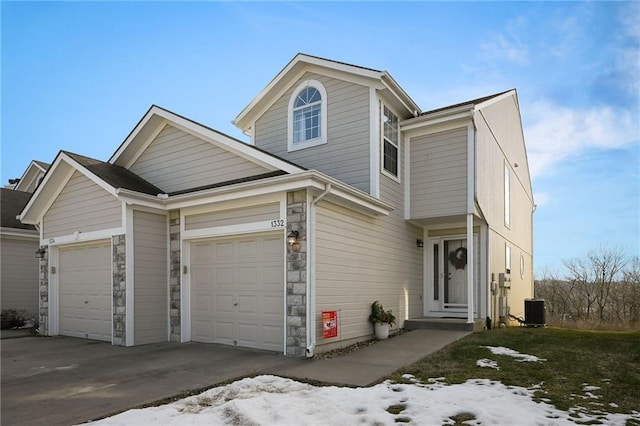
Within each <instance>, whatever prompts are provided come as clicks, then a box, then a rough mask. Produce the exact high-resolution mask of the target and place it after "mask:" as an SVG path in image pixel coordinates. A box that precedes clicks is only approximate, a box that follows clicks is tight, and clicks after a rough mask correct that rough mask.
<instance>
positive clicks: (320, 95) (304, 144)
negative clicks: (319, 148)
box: [288, 80, 327, 151]
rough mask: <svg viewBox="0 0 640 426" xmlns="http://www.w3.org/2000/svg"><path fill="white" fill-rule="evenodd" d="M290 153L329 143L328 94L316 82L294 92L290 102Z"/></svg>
mask: <svg viewBox="0 0 640 426" xmlns="http://www.w3.org/2000/svg"><path fill="white" fill-rule="evenodd" d="M288 127H289V132H288V147H289V151H295V150H297V149H302V148H309V147H312V146H316V145H320V144H323V143H326V142H327V139H326V138H327V135H326V133H327V92H326V91H325V89H324V86H323V85H322V84H321V83H320V82H318V81H315V80H307V81H305V82H303V83H302V84H300V85H299V86H298V87H297V88H296V90H294V92H293V94H292V96H291V99H290V100H289V126H288Z"/></svg>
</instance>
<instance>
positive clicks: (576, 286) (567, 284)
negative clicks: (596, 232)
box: [535, 248, 640, 329]
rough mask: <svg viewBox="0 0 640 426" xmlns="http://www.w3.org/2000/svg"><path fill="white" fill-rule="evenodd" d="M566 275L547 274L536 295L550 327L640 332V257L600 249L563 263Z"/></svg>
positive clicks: (619, 250) (542, 278) (624, 251)
mask: <svg viewBox="0 0 640 426" xmlns="http://www.w3.org/2000/svg"><path fill="white" fill-rule="evenodd" d="M562 263H563V265H564V266H565V268H566V272H565V273H564V274H563V275H560V274H558V273H554V272H550V271H545V272H544V273H543V275H542V277H541V278H540V279H536V280H535V296H536V297H537V298H541V299H544V300H545V308H546V320H547V324H549V325H554V326H569V327H580V328H592V329H640V258H638V256H630V255H629V254H628V253H627V252H626V250H625V249H623V248H599V249H594V250H591V251H589V252H588V253H587V255H586V256H585V257H581V258H573V259H568V260H563V261H562Z"/></svg>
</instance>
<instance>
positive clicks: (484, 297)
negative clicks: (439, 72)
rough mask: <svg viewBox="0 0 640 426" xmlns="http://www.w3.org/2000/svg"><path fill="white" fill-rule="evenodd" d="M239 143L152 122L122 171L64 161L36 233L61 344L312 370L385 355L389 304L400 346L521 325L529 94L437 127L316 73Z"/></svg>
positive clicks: (39, 204) (33, 215)
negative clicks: (74, 341)
mask: <svg viewBox="0 0 640 426" xmlns="http://www.w3.org/2000/svg"><path fill="white" fill-rule="evenodd" d="M234 124H235V125H236V126H237V127H239V128H240V129H241V130H242V131H243V132H244V133H246V134H247V135H248V136H249V138H250V141H249V143H245V142H242V141H239V140H236V139H233V138H231V137H229V136H227V135H225V134H222V133H220V132H217V131H215V130H213V129H211V128H208V127H206V126H203V125H201V124H199V123H196V122H193V121H191V120H189V119H187V118H185V117H182V116H179V115H177V114H175V113H173V112H170V111H167V110H165V109H162V108H160V107H157V106H152V107H151V108H150V109H149V111H148V112H147V113H146V114H145V115H144V117H143V118H142V119H141V120H140V122H139V123H138V124H137V125H136V126H135V128H134V129H133V130H132V131H131V133H130V134H129V136H128V137H127V138H126V139H125V140H124V142H123V143H122V144H121V145H120V146H119V147H118V148H117V149H116V151H115V153H114V154H113V156H112V157H111V158H110V159H109V160H108V161H106V162H103V161H99V160H94V159H91V158H87V157H83V156H80V155H77V154H73V153H69V152H60V153H59V155H58V156H57V157H56V159H55V160H54V162H53V165H52V166H51V168H50V170H49V172H48V173H47V174H46V176H45V178H44V181H43V183H42V184H41V185H40V186H39V187H38V189H37V191H36V193H35V195H34V196H33V197H32V198H31V200H30V201H29V203H28V204H27V206H26V207H25V210H24V211H23V212H22V215H21V220H22V221H23V222H25V223H29V224H34V225H35V224H37V225H38V227H39V230H40V237H41V244H42V246H43V248H46V250H47V254H46V256H45V257H44V259H42V261H41V262H42V264H43V268H44V270H47V271H48V274H43V276H42V282H41V286H40V324H41V329H42V330H43V332H45V333H47V334H49V335H56V334H64V335H70V336H79V337H86V338H93V339H101V340H106V341H110V342H112V343H113V344H118V345H126V346H130V345H138V344H144V343H151V342H160V341H167V340H170V341H178V342H189V341H198V342H216V343H223V344H229V345H238V346H247V347H254V348H261V349H267V350H274V351H279V352H283V353H286V354H289V355H295V356H310V355H312V354H313V353H314V352H319V351H320V352H322V351H325V350H329V349H331V348H333V347H335V346H336V345H345V344H349V343H352V342H355V341H359V340H366V339H368V338H370V337H371V335H372V326H371V324H370V323H369V322H368V321H367V318H368V315H369V313H370V306H371V303H372V302H373V301H374V300H379V301H381V302H382V303H383V305H384V306H385V308H386V309H391V310H392V311H393V312H394V314H395V315H396V317H397V318H398V320H399V326H401V327H402V326H404V325H405V324H410V323H409V322H408V321H409V320H414V319H415V320H420V319H424V318H443V319H446V318H461V321H462V322H464V323H467V324H469V325H470V326H473V325H474V324H476V323H480V324H487V323H488V322H489V321H487V320H488V319H491V320H492V322H493V324H496V323H497V322H498V321H499V320H505V317H506V316H507V314H508V313H509V310H510V312H511V313H513V314H516V315H517V314H521V313H522V312H523V310H524V308H523V304H524V303H523V301H524V299H525V298H528V297H531V296H532V294H533V279H532V212H533V197H532V191H531V184H530V177H529V171H528V164H527V156H526V151H525V145H524V139H523V133H522V127H521V122H520V114H519V107H518V101H517V96H516V92H515V91H514V90H510V91H506V92H503V93H499V94H496V95H492V96H488V97H485V98H482V99H476V100H473V101H469V102H466V103H462V104H459V105H454V106H450V107H446V108H442V109H438V110H433V111H427V112H422V111H421V110H420V108H419V107H418V106H417V105H416V103H415V102H414V101H413V100H412V99H411V98H410V97H409V95H408V94H407V93H405V91H404V90H403V89H402V88H401V87H400V86H399V85H398V83H397V82H396V81H395V80H394V79H393V78H392V77H391V76H390V75H389V73H387V72H385V71H377V70H373V69H368V68H363V67H359V66H354V65H349V64H345V63H340V62H336V61H331V60H327V59H322V58H318V57H313V56H308V55H303V54H299V55H297V56H296V57H295V58H293V60H292V61H291V62H290V63H289V64H287V66H286V67H285V68H284V69H283V70H282V71H281V72H280V73H279V74H278V75H277V76H276V77H275V78H274V79H273V80H272V81H271V82H270V83H269V84H268V85H267V86H266V87H265V88H264V90H262V92H261V93H260V94H258V96H257V97H256V98H255V99H254V100H253V101H251V102H250V104H249V105H248V106H247V107H246V108H245V109H244V110H243V111H242V112H241V113H240V114H239V115H238V116H237V117H236V118H235V120H234ZM469 242H471V243H469ZM508 272H510V275H504V274H505V273H508ZM509 276H510V281H509V279H508V278H509ZM504 277H507V279H502V278H504ZM324 311H332V312H335V313H336V314H337V328H338V330H337V336H336V337H330V338H325V337H323V333H322V315H321V314H322V312H324Z"/></svg>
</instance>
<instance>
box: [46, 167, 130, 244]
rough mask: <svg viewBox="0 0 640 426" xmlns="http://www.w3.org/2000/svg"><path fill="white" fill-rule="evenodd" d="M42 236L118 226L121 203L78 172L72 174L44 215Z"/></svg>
mask: <svg viewBox="0 0 640 426" xmlns="http://www.w3.org/2000/svg"><path fill="white" fill-rule="evenodd" d="M43 222H44V227H43V233H44V237H45V238H51V237H58V236H62V235H71V234H73V233H74V232H76V231H77V232H91V231H99V230H102V229H109V228H118V227H121V226H122V204H121V203H120V202H119V201H118V200H117V199H116V198H115V197H114V196H113V195H111V194H109V193H108V192H107V191H105V190H104V189H102V188H101V187H100V186H98V185H97V184H95V183H94V182H92V181H91V180H90V179H89V178H87V177H86V176H84V175H83V174H82V173H80V172H77V171H76V172H74V174H73V176H71V179H70V180H69V182H67V184H66V186H65V187H64V189H63V190H62V192H61V193H60V194H59V195H58V197H57V198H56V200H55V201H54V202H53V204H52V205H51V207H50V208H49V210H48V211H47V213H46V214H45V215H44V219H43Z"/></svg>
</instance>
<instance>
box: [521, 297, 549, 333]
mask: <svg viewBox="0 0 640 426" xmlns="http://www.w3.org/2000/svg"><path fill="white" fill-rule="evenodd" d="M524 322H525V325H526V326H527V327H545V326H546V325H547V323H546V321H545V310H544V299H525V300H524Z"/></svg>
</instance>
